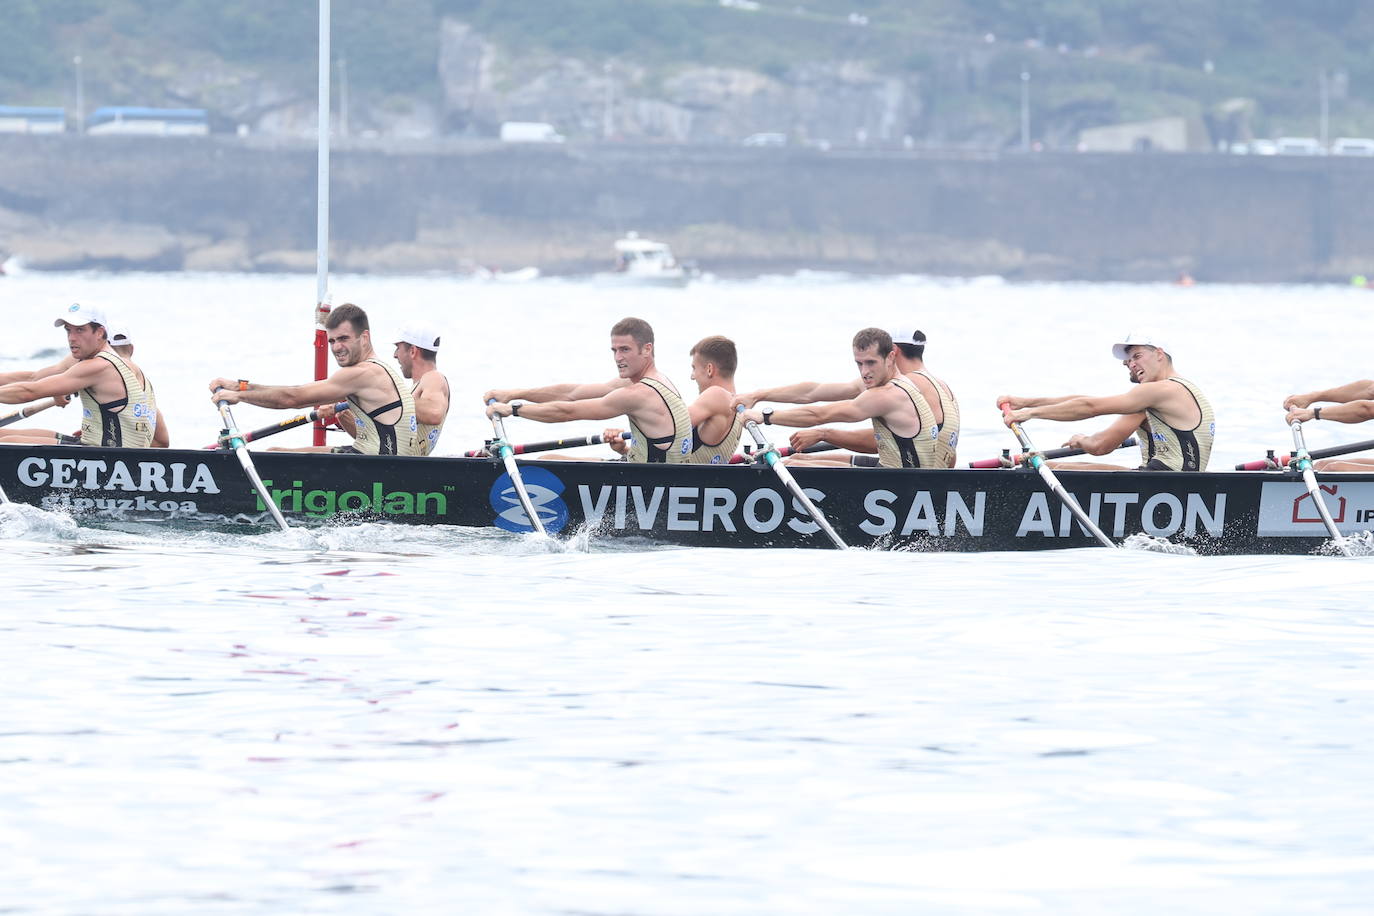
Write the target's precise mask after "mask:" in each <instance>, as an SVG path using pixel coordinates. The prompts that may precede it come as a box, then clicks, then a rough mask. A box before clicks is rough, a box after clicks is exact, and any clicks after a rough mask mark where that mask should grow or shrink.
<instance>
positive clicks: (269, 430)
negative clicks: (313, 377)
mask: <svg viewBox="0 0 1374 916" xmlns="http://www.w3.org/2000/svg"><path fill="white" fill-rule="evenodd" d="M347 409H348V402H347V401H340V402H338V403H337V404H335V405H334V412H335V413H340V412H342V411H345V410H347ZM319 418H320V411H319V410H318V409H315V410H312V411H310V413H302V414H297V415H296V416H294V417H291V418H289V419H286V420H282V421H281V422H279V423H273V424H271V425H270V426H264V427H262V428H261V429H255V430H253V431H252V432H251V433H244V434H243V441H244V442H256V441H258V440H259V439H266V438H267V437H268V436H275V435H276V434H277V433H280V432H285V431H286V430H288V429H295V428H296V427H297V426H304V425H305V424H307V423H314V422H315V421H316V420H318V419H319ZM228 447H229V446H228V445H227V444H226V443H225V442H224V441H223V440H221V441H219V442H216V443H214V444H213V445H206V446H203V449H204V450H210V449H216V448H228Z"/></svg>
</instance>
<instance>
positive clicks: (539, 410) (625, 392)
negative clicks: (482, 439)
mask: <svg viewBox="0 0 1374 916" xmlns="http://www.w3.org/2000/svg"><path fill="white" fill-rule="evenodd" d="M643 390H644V391H645V392H649V391H650V389H648V388H644V389H643ZM641 403H642V398H641V396H640V393H639V392H638V391H632V390H630V389H628V388H617V389H616V390H614V391H612V392H610V393H609V394H607V395H605V396H604V397H599V398H586V399H583V400H578V401H551V402H549V403H547V404H540V403H530V404H523V405H521V407H520V419H522V420H538V421H539V422H540V423H562V422H563V421H565V420H609V419H611V418H612V417H619V416H624V415H626V414H629V413H630V412H631V411H633V410H634V409H636V408H637V407H639V406H640V405H641Z"/></svg>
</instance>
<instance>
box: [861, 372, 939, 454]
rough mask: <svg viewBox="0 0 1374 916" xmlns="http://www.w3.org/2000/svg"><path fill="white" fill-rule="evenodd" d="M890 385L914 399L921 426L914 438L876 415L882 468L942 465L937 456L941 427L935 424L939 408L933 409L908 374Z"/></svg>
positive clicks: (875, 426)
mask: <svg viewBox="0 0 1374 916" xmlns="http://www.w3.org/2000/svg"><path fill="white" fill-rule="evenodd" d="M888 384H890V385H895V386H896V387H898V388H900V389H902V391H904V392H905V393H906V396H907V397H908V398H910V399H911V406H912V407H914V408H916V417H917V419H918V421H919V426H918V428H917V430H916V435H914V436H911V437H910V438H908V437H906V436H899V435H897V434H896V433H894V432H893V431H892V429H891V428H890V427H889V426H888V425H887V424H886V423H884V422H883V420H882V418H881V417H874V418H873V438H874V439H876V440H877V443H878V467H882V468H942V467H944V466H945V465H943V464H941V463H939V461H938V460H937V458H936V443H937V442H938V436H939V435H940V427H938V426H937V425H935V411H933V410H931V409H930V404H928V403H927V402H926V398H925V395H923V394H921V392H920V390H919V389H917V387H916V386H915V385H913V384H912V383H911V379H909V378H907V377H906V376H904V375H900V376H898V377H897V378H894V379H893V380H892V381H891V382H889V383H888Z"/></svg>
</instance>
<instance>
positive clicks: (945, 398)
mask: <svg viewBox="0 0 1374 916" xmlns="http://www.w3.org/2000/svg"><path fill="white" fill-rule="evenodd" d="M916 375H922V376H925V378H926V379H927V380H928V381H929V382H930V383H931V384H932V385H934V386H935V392H936V394H938V395H939V396H940V410H941V412H942V413H943V414H944V416H945V421H944V422H943V423H941V424H940V435H939V437H938V438H936V440H935V465H934V466H935V467H937V468H952V467H954V465H955V463H956V452H957V451H958V449H959V401H958V399H957V398H955V397H954V392H953V391H951V390H950V387H949V386H948V385H946V384H945V383H944V382H942V381H940V380H939V379H937V378H936V377H935V376H933V375H931V374H930V373H929V372H926V371H925V370H924V369H919V370H917V371H916ZM929 403H930V402H929V401H927V402H926V404H927V405H928V404H929ZM931 413H932V415H933V414H934V411H932V412H931Z"/></svg>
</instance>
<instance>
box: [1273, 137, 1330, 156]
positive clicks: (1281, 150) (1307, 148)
mask: <svg viewBox="0 0 1374 916" xmlns="http://www.w3.org/2000/svg"><path fill="white" fill-rule="evenodd" d="M1274 148H1275V149H1276V150H1277V152H1278V154H1279V155H1280V156H1321V155H1323V154H1324V153H1325V152H1326V151H1325V150H1323V149H1322V145H1321V144H1320V143H1319V142H1317V138H1316V137H1279V138H1278V139H1277V140H1275V141H1274Z"/></svg>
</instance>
